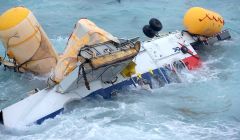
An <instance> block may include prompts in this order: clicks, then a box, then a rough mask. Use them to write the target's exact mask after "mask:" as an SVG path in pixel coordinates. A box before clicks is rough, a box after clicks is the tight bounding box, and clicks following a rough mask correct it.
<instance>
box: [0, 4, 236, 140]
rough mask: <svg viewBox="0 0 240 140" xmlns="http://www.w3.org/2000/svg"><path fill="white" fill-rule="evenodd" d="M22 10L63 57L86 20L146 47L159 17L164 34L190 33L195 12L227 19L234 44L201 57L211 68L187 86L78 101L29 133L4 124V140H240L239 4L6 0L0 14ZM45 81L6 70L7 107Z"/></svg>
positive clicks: (1, 78)
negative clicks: (187, 21)
mask: <svg viewBox="0 0 240 140" xmlns="http://www.w3.org/2000/svg"><path fill="white" fill-rule="evenodd" d="M19 5H23V6H26V7H27V8H29V9H31V10H32V11H33V13H34V14H35V16H36V18H37V19H38V20H39V22H40V23H41V25H42V26H43V28H44V30H45V31H46V33H47V34H48V36H49V38H50V39H51V41H52V43H53V44H54V46H55V48H56V49H57V50H58V52H59V53H60V52H62V51H63V50H64V47H65V45H66V42H67V38H68V36H69V35H70V33H71V32H72V30H73V27H74V24H75V23H76V22H77V21H78V19H79V18H82V17H87V18H89V19H90V20H92V21H94V22H95V23H96V24H97V25H98V26H100V27H102V28H103V29H105V30H107V31H109V32H111V33H112V34H113V35H115V36H117V37H121V38H131V37H136V36H140V37H141V40H145V39H146V37H144V34H143V33H142V27H143V26H144V25H145V24H147V23H148V20H149V19H150V18H151V17H156V18H159V19H160V20H161V21H162V24H163V32H169V31H175V30H182V29H184V27H183V25H182V19H183V16H184V13H185V12H186V11H187V9H188V8H190V7H192V6H202V7H204V8H208V9H211V10H214V11H216V12H219V13H220V14H221V15H222V16H223V17H224V19H225V22H226V24H225V29H229V30H230V31H231V35H232V39H231V40H230V41H224V42H221V43H217V44H215V45H214V46H212V47H209V48H205V49H203V50H202V51H200V52H199V54H200V55H201V57H202V60H203V67H202V68H200V69H199V70H196V71H192V72H190V73H183V81H184V82H182V83H175V84H174V83H173V84H170V85H167V86H165V87H163V88H156V89H153V90H152V91H151V92H146V91H142V90H134V89H127V90H125V91H122V94H120V95H119V96H117V97H116V98H113V99H110V100H104V99H102V98H101V97H96V98H86V99H84V100H82V101H79V102H73V103H71V104H69V105H68V106H67V110H66V111H65V112H64V114H62V115H59V116H57V117H56V118H55V119H50V120H47V121H45V122H44V123H43V124H42V125H35V126H30V127H27V128H23V129H21V130H13V129H7V128H5V127H3V126H1V125H0V140H16V139H20V140H31V139H34V140H37V139H47V140H48V139H64V140H65V139H66V140H68V139H69V140H71V139H73V140H77V139H83V140H94V139H97V140H99V139H101V140H103V139H104V140H105V139H109V140H112V139H114V140H125V139H126V140H134V139H136V140H139V139H140V140H212V139H214V140H215V139H216V140H240V1H239V0H0V13H2V12H4V11H5V10H7V9H8V8H11V7H14V6H19ZM0 53H1V54H2V55H4V49H3V46H0ZM45 79H46V77H35V76H33V75H30V74H24V75H21V74H17V73H14V72H11V71H4V70H3V67H0V108H4V107H6V106H8V105H10V104H12V103H14V102H16V101H17V100H20V99H22V98H24V97H25V96H26V92H27V91H29V90H32V89H34V88H37V87H39V88H43V87H44V86H45V81H44V80H45Z"/></svg>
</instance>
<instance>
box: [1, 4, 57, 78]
mask: <svg viewBox="0 0 240 140" xmlns="http://www.w3.org/2000/svg"><path fill="white" fill-rule="evenodd" d="M0 39H1V41H2V43H3V45H4V47H5V50H6V54H7V55H8V57H9V58H10V59H12V60H13V61H14V63H15V65H16V67H17V68H18V69H19V70H20V71H22V72H24V71H29V72H33V73H35V74H45V73H48V72H50V71H51V69H52V68H54V67H55V65H56V63H57V60H58V55H57V53H56V51H55V49H54V48H53V46H52V44H51V43H50V41H49V39H48V37H47V35H46V33H45V32H44V31H43V29H42V27H41V26H40V24H39V23H38V21H37V20H36V18H35V17H34V15H33V14H32V12H31V11H30V10H28V9H27V8H24V7H15V8H11V9H9V10H7V11H6V12H4V13H3V14H2V15H1V16H0Z"/></svg>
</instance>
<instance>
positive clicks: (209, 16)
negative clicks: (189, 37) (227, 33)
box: [183, 7, 224, 37]
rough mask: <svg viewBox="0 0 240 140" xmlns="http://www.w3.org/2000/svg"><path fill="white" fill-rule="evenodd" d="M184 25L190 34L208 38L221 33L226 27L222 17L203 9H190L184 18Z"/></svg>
mask: <svg viewBox="0 0 240 140" xmlns="http://www.w3.org/2000/svg"><path fill="white" fill-rule="evenodd" d="M183 23H184V26H185V27H186V29H187V31H189V32H190V33H192V34H197V35H203V36H208V37H209V36H213V35H215V34H217V33H219V32H221V30H222V28H223V26H224V20H223V17H222V16H221V15H219V14H218V13H216V12H213V11H210V10H207V9H204V8H201V7H193V8H191V9H189V10H188V11H187V12H186V14H185V16H184V20H183Z"/></svg>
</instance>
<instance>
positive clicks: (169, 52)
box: [0, 7, 231, 128]
mask: <svg viewBox="0 0 240 140" xmlns="http://www.w3.org/2000/svg"><path fill="white" fill-rule="evenodd" d="M184 25H185V27H186V30H183V31H176V32H171V33H167V34H159V31H160V30H161V29H162V24H161V22H160V21H158V20H157V19H155V18H153V19H151V20H150V22H149V25H146V26H144V28H143V32H144V34H145V35H146V36H148V37H149V38H152V39H151V40H148V41H144V42H140V41H138V39H139V38H133V39H129V40H125V39H118V38H116V37H114V36H112V35H111V34H110V33H108V32H106V31H104V30H103V29H101V28H99V27H97V26H96V25H95V24H94V23H93V22H91V21H90V20H88V19H80V20H79V21H78V22H77V23H76V25H75V27H74V30H73V32H72V34H71V36H70V37H69V39H68V43H67V47H66V49H65V51H64V53H63V54H62V55H58V54H57V53H56V51H55V49H54V48H53V46H52V45H51V43H50V41H49V39H48V37H47V35H46V34H45V32H44V31H43V29H42V27H41V26H40V24H39V23H38V21H37V20H36V18H35V17H34V16H33V14H32V13H31V11H30V10H28V9H27V8H24V7H15V8H12V9H9V10H8V11H6V12H5V13H3V14H2V15H1V16H0V39H1V41H2V43H3V45H4V47H5V50H6V54H7V57H8V60H6V58H3V57H1V59H0V60H1V63H2V65H3V66H4V67H5V68H6V69H7V68H10V69H14V70H15V71H17V72H31V73H34V74H38V75H40V74H46V73H51V75H50V76H49V78H48V80H47V82H48V85H49V86H48V87H47V88H45V89H43V90H40V91H38V90H34V92H33V93H34V94H31V95H30V96H29V97H27V98H25V99H23V100H21V101H19V102H17V103H15V104H13V105H11V106H9V107H6V108H4V109H2V110H1V112H0V123H2V124H3V125H5V126H6V127H10V128H16V127H18V126H27V125H31V124H34V123H37V124H41V123H42V122H43V121H44V120H46V119H48V118H53V117H55V116H56V115H58V114H59V113H61V112H62V111H63V110H64V106H65V105H66V104H67V103H69V102H71V101H73V100H80V99H82V98H84V97H87V96H90V95H96V94H99V95H101V96H103V97H104V98H110V97H111V96H112V95H115V94H116V92H117V91H119V90H121V89H123V88H124V87H126V86H132V87H140V88H144V89H150V88H153V85H152V79H154V80H155V81H157V82H158V84H159V86H164V85H165V84H168V83H171V82H174V80H173V77H177V78H178V77H179V72H180V71H181V70H182V69H187V70H193V69H196V68H198V67H200V66H201V59H200V57H199V56H198V54H197V52H196V51H195V50H198V49H201V48H202V47H205V46H209V45H212V44H213V43H215V42H218V41H221V40H226V39H230V38H231V36H230V34H229V32H228V31H227V30H222V28H223V26H224V20H223V18H222V17H221V16H220V15H219V14H217V13H215V12H212V11H209V10H206V9H203V8H200V7H193V8H191V9H189V10H188V12H187V13H186V14H185V16H184Z"/></svg>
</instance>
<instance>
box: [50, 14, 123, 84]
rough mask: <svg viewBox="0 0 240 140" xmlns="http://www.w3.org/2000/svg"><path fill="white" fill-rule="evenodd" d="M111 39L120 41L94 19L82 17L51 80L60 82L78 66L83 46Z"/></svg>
mask: <svg viewBox="0 0 240 140" xmlns="http://www.w3.org/2000/svg"><path fill="white" fill-rule="evenodd" d="M110 40H112V41H113V42H119V40H118V39H117V38H116V37H114V36H112V35H111V34H110V33H108V32H106V31H104V30H103V29H101V28H99V27H98V26H97V25H96V24H95V23H93V22H92V21H90V20H88V19H80V20H79V21H78V22H77V23H76V25H75V27H74V30H73V32H72V34H71V36H70V37H69V40H68V43H67V47H66V48H65V50H64V52H63V55H61V56H60V58H59V61H58V63H57V65H56V67H55V69H54V72H53V75H52V76H51V80H52V81H54V82H55V83H59V82H61V81H62V80H63V79H64V77H66V76H67V75H68V74H69V73H70V72H72V71H73V70H74V69H75V68H76V66H77V62H78V61H79V60H78V53H79V50H80V49H81V48H82V47H84V46H85V45H94V44H99V43H104V42H107V41H110ZM99 61H100V60H99ZM99 61H95V62H99ZM99 63H100V62H99ZM101 63H103V62H101Z"/></svg>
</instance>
